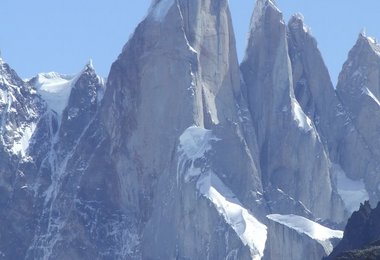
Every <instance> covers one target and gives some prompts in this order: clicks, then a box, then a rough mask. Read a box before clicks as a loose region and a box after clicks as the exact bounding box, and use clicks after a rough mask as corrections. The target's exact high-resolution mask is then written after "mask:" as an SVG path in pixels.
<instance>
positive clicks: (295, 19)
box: [288, 13, 311, 33]
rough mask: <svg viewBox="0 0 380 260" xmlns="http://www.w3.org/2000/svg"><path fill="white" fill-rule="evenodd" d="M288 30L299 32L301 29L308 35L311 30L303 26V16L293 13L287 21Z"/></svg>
mask: <svg viewBox="0 0 380 260" xmlns="http://www.w3.org/2000/svg"><path fill="white" fill-rule="evenodd" d="M288 26H289V29H291V30H299V29H302V30H303V31H304V32H305V33H310V31H311V29H310V27H308V26H307V25H306V24H305V19H304V16H303V14H301V13H295V14H293V15H292V17H291V18H290V20H289V23H288Z"/></svg>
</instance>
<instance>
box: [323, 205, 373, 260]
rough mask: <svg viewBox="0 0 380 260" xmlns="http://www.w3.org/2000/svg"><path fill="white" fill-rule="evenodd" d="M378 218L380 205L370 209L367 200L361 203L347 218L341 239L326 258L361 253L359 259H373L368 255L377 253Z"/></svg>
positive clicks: (338, 257)
mask: <svg viewBox="0 0 380 260" xmlns="http://www.w3.org/2000/svg"><path fill="white" fill-rule="evenodd" d="M379 218H380V205H378V206H377V207H376V208H375V209H372V208H371V206H370V204H369V202H368V201H366V202H365V203H364V204H361V205H360V209H359V210H358V211H355V212H354V213H353V214H352V216H351V217H350V218H349V220H348V222H347V226H346V228H345V230H344V236H343V239H342V241H340V243H339V244H338V245H337V246H336V247H335V248H334V251H333V252H332V253H331V255H330V256H329V257H328V258H326V259H354V258H352V257H353V256H355V255H362V258H360V259H375V258H370V256H374V255H376V254H377V255H378V240H379V238H380V223H379V221H378V220H379ZM348 251H349V252H350V253H349V252H348ZM355 251H356V252H355ZM367 257H368V258H367ZM357 259H359V258H357Z"/></svg>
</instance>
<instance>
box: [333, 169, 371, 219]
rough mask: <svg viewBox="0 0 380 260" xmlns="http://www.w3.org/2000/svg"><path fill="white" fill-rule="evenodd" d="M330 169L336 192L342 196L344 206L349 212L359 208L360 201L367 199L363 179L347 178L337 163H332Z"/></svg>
mask: <svg viewBox="0 0 380 260" xmlns="http://www.w3.org/2000/svg"><path fill="white" fill-rule="evenodd" d="M332 170H333V171H332V173H333V178H334V179H335V183H336V185H337V191H338V194H339V195H340V197H341V198H342V200H343V203H344V206H345V208H346V209H347V211H348V212H349V213H350V214H351V213H353V212H354V211H356V210H358V209H359V207H360V203H363V202H364V201H366V200H369V195H368V192H367V190H366V188H365V185H364V182H363V180H357V181H354V180H352V179H350V178H348V177H347V175H346V173H345V172H344V171H343V169H342V168H341V167H340V165H338V164H334V165H333V167H332Z"/></svg>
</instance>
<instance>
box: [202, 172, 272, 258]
mask: <svg viewBox="0 0 380 260" xmlns="http://www.w3.org/2000/svg"><path fill="white" fill-rule="evenodd" d="M197 189H198V191H199V192H200V193H201V194H202V195H203V196H205V197H206V198H208V199H209V200H210V201H211V202H212V203H213V205H214V206H215V208H216V209H217V211H218V212H219V214H220V215H222V216H223V218H224V220H225V221H226V222H227V224H228V225H230V226H231V227H232V229H233V230H234V231H235V232H236V234H237V235H238V236H239V238H240V239H241V241H242V242H243V244H244V245H247V246H248V247H249V248H250V250H251V255H252V258H253V259H261V257H262V256H263V255H264V249H265V243H266V240H267V227H266V226H265V225H264V224H262V223H261V222H260V221H258V220H257V219H256V218H255V217H254V216H253V215H252V214H251V213H250V212H249V211H248V210H247V209H246V208H244V207H243V206H242V204H241V203H240V201H239V200H238V199H237V198H236V196H235V194H234V193H233V192H232V191H231V190H230V189H229V188H228V187H227V186H225V185H224V183H223V182H222V181H221V180H220V179H219V178H218V176H216V174H214V173H213V172H211V171H208V172H206V173H204V174H203V175H202V176H201V177H200V178H199V180H198V182H197Z"/></svg>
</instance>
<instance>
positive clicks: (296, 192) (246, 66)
mask: <svg viewBox="0 0 380 260" xmlns="http://www.w3.org/2000/svg"><path fill="white" fill-rule="evenodd" d="M292 69H293V68H292V64H291V59H290V57H289V45H288V38H287V27H286V25H285V23H284V21H283V18H282V13H281V12H280V11H279V10H278V8H277V7H276V6H275V5H274V3H273V2H271V1H258V3H257V5H256V7H255V11H254V15H253V17H252V21H251V29H250V37H249V41H248V47H247V53H246V57H245V59H244V61H243V63H242V64H241V70H242V74H243V78H244V81H245V83H246V86H247V100H248V104H249V109H250V112H251V114H252V118H253V121H254V126H255V130H256V133H257V139H258V145H259V149H260V165H261V170H262V176H263V182H264V183H265V185H268V186H274V187H275V188H279V189H281V190H282V191H283V192H285V193H286V194H288V195H289V196H290V197H292V198H294V199H295V200H296V201H298V200H299V201H301V202H302V203H303V204H304V205H305V206H306V207H307V208H308V209H310V210H311V211H312V212H313V213H314V214H315V216H317V217H321V218H327V219H334V220H335V221H337V222H339V221H340V220H342V213H341V212H342V204H341V202H340V201H339V199H338V198H337V197H336V195H335V193H334V188H333V184H332V182H331V178H330V175H331V170H330V161H329V157H328V153H327V151H326V150H325V147H324V145H323V144H322V139H321V137H320V134H319V133H318V131H317V128H316V126H315V123H313V121H312V120H311V119H310V118H309V116H308V114H307V113H306V112H305V111H303V110H302V107H301V105H300V103H299V102H298V100H297V99H296V96H295V95H294V88H293V73H292ZM322 190H323V192H321V191H322Z"/></svg>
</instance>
